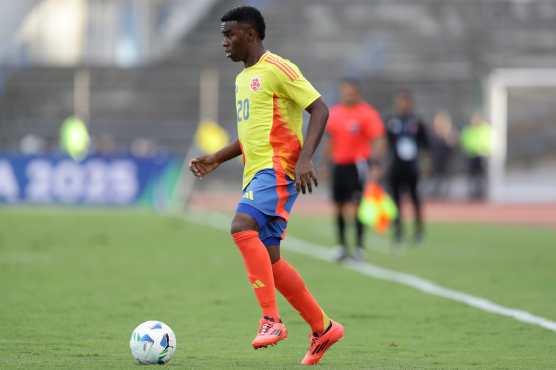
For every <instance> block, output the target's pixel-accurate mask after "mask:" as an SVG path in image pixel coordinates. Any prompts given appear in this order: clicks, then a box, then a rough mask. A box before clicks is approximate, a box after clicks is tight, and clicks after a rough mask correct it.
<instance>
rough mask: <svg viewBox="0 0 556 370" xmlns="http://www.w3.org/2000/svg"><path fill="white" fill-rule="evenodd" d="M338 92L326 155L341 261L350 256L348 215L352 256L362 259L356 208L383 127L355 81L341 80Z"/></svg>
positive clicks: (329, 126)
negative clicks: (352, 227)
mask: <svg viewBox="0 0 556 370" xmlns="http://www.w3.org/2000/svg"><path fill="white" fill-rule="evenodd" d="M339 93H340V102H339V104H337V105H335V106H334V107H333V108H332V109H331V111H330V118H329V120H328V125H327V127H326V132H327V133H328V135H329V137H330V140H329V145H328V150H327V152H328V155H329V160H330V162H331V163H332V198H333V201H334V207H335V216H336V232H337V237H338V244H339V245H340V248H339V252H338V256H337V259H338V261H341V260H344V259H345V258H347V257H348V256H349V252H348V246H347V240H346V232H345V229H346V219H347V216H348V213H349V216H350V217H349V218H350V219H353V223H354V224H355V230H356V241H355V245H356V249H355V254H354V257H355V259H357V260H362V259H363V238H364V225H363V224H362V223H361V221H360V220H359V218H358V217H357V209H358V208H359V204H360V202H361V196H362V194H363V188H364V186H365V181H366V174H367V171H368V165H367V162H368V160H369V158H370V156H371V150H375V149H376V148H375V147H374V145H375V144H376V140H378V139H380V138H381V137H382V136H383V135H384V125H383V123H382V119H381V117H380V115H379V114H378V112H377V111H376V110H375V109H374V108H373V107H372V106H370V105H369V104H368V103H367V102H365V101H364V100H363V98H362V97H361V93H360V89H359V84H358V83H357V81H355V80H351V79H344V80H343V81H342V82H341V83H340V86H339ZM371 145H373V147H372V146H371Z"/></svg>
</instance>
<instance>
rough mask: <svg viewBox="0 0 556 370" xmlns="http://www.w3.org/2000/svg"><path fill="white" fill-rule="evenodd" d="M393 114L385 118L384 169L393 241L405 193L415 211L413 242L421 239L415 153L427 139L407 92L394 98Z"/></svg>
mask: <svg viewBox="0 0 556 370" xmlns="http://www.w3.org/2000/svg"><path fill="white" fill-rule="evenodd" d="M395 106H396V114H394V115H392V116H391V117H388V118H387V119H386V121H385V122H386V124H385V126H386V138H387V142H388V156H389V158H388V162H389V163H388V168H387V172H386V176H387V181H388V185H389V188H390V192H391V196H392V199H393V200H394V202H395V203H396V206H397V207H398V216H397V218H396V219H395V220H394V241H395V242H397V243H399V242H401V241H402V239H403V225H402V213H401V206H400V205H401V197H402V194H403V193H404V192H406V191H407V192H409V195H410V197H411V202H412V203H413V208H414V211H415V234H414V238H415V242H416V243H419V242H421V241H422V239H423V232H424V230H423V212H422V202H421V197H420V194H419V190H418V183H419V172H420V171H419V152H420V151H421V150H422V149H425V148H426V149H428V148H429V140H428V135H427V132H426V127H425V124H424V123H423V121H422V120H421V119H420V118H419V117H418V116H417V115H415V114H414V113H413V98H412V96H411V94H410V93H409V92H408V91H402V92H400V93H399V94H398V95H397V96H396V101H395Z"/></svg>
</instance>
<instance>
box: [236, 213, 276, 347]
mask: <svg viewBox="0 0 556 370" xmlns="http://www.w3.org/2000/svg"><path fill="white" fill-rule="evenodd" d="M266 222H267V220H266V217H265V215H264V214H263V213H262V212H260V211H259V210H257V209H256V208H254V207H252V206H250V205H249V204H244V203H240V204H239V206H238V209H237V212H236V215H235V216H234V219H233V221H232V227H231V233H232V237H233V239H234V242H235V243H236V245H237V246H238V249H239V251H240V253H241V255H242V257H243V262H244V265H245V269H246V270H247V276H248V279H249V282H250V283H251V286H252V287H253V291H254V293H255V296H256V297H257V301H258V302H259V305H260V307H261V310H262V318H261V320H260V322H259V328H258V330H257V336H256V337H255V339H254V340H253V342H252V345H253V347H254V348H255V349H258V348H262V347H266V346H269V345H274V344H276V343H278V342H279V341H280V340H282V339H285V338H287V329H286V327H285V326H284V324H283V323H282V322H281V320H280V313H279V311H278V306H277V303H276V291H275V284H274V275H273V273H272V264H271V262H270V257H269V255H268V253H267V251H266V248H265V246H264V244H263V243H262V241H261V240H260V238H259V231H258V230H259V229H260V227H261V226H264V224H265V223H266Z"/></svg>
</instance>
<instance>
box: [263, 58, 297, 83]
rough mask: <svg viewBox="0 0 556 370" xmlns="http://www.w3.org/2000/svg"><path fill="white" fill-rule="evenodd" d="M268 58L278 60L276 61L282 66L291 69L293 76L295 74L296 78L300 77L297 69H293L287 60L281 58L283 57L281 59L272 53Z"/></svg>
mask: <svg viewBox="0 0 556 370" xmlns="http://www.w3.org/2000/svg"><path fill="white" fill-rule="evenodd" d="M267 60H272V61H273V62H276V63H278V64H280V65H281V66H282V67H284V69H286V70H287V71H289V72H290V74H291V75H292V76H294V77H295V78H297V77H299V75H298V74H297V72H296V71H295V69H293V68H292V67H291V66H290V65H288V64H287V63H286V62H284V61H283V60H281V59H279V58H277V57H275V56H272V55H269V56H268V57H267Z"/></svg>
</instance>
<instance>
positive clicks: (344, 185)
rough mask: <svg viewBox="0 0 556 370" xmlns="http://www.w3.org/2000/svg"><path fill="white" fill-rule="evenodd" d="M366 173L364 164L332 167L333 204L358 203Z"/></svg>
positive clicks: (365, 164)
mask: <svg viewBox="0 0 556 370" xmlns="http://www.w3.org/2000/svg"><path fill="white" fill-rule="evenodd" d="M366 173H367V163H366V162H360V163H357V164H355V163H354V164H336V165H334V166H333V168H332V199H333V200H334V202H336V203H346V202H359V201H360V200H361V196H362V195H363V187H364V186H365V178H366Z"/></svg>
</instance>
